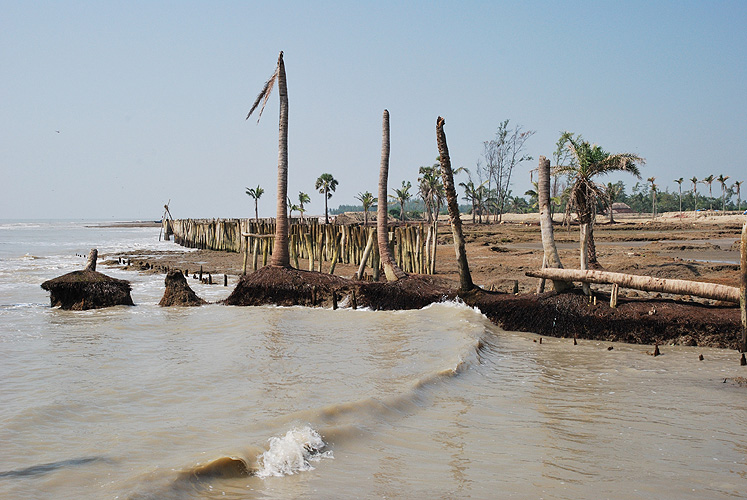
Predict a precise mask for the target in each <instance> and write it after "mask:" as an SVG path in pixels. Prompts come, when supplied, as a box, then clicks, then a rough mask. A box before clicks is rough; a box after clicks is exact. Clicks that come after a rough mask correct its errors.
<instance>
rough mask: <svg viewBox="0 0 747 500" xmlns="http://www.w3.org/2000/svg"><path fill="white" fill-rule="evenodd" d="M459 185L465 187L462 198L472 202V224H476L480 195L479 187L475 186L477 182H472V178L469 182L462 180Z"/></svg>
mask: <svg viewBox="0 0 747 500" xmlns="http://www.w3.org/2000/svg"><path fill="white" fill-rule="evenodd" d="M483 184H484V183H483ZM459 185H460V186H462V187H463V188H464V198H462V199H463V200H465V201H469V202H470V203H472V224H474V223H475V215H477V214H476V213H475V212H477V202H478V199H479V197H480V195H479V193H478V192H477V187H476V186H475V183H474V182H472V179H471V178H470V180H469V181H467V182H460V183H459Z"/></svg>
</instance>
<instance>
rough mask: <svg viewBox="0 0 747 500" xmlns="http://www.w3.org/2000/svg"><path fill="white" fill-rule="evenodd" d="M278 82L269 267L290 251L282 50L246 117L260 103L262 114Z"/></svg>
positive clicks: (286, 260) (284, 262) (284, 260)
mask: <svg viewBox="0 0 747 500" xmlns="http://www.w3.org/2000/svg"><path fill="white" fill-rule="evenodd" d="M276 81H277V84H278V92H279V93H280V119H279V125H278V184H277V210H276V217H277V218H276V224H275V245H274V247H273V250H272V261H271V264H272V265H273V266H279V267H290V254H289V252H288V213H287V211H288V205H287V197H288V87H287V85H286V80H285V64H284V63H283V52H282V51H281V52H280V55H279V56H278V64H277V67H276V68H275V72H274V73H273V74H272V76H271V77H270V79H269V80H267V82H265V85H264V87H263V88H262V91H261V92H260V93H259V95H258V96H257V99H256V100H255V101H254V104H253V105H252V108H251V109H250V110H249V113H248V114H247V115H246V118H247V120H248V119H249V117H250V116H252V113H253V112H254V110H255V109H257V106H259V103H260V102H261V103H262V107H261V108H260V110H259V117H258V118H257V123H259V118H261V117H262V112H263V111H264V109H265V105H266V104H267V101H268V99H269V98H270V94H271V93H272V88H273V87H274V86H275V82H276Z"/></svg>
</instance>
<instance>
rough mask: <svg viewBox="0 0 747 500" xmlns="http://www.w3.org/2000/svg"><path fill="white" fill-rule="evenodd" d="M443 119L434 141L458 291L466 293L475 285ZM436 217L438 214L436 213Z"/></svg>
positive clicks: (440, 119)
mask: <svg viewBox="0 0 747 500" xmlns="http://www.w3.org/2000/svg"><path fill="white" fill-rule="evenodd" d="M444 123H445V121H444V119H443V118H441V117H440V116H439V117H438V119H437V120H436V142H437V144H438V153H439V159H440V162H441V177H442V178H443V185H444V188H445V191H446V200H447V204H448V207H449V219H450V220H451V232H452V235H453V236H454V250H455V252H456V258H457V269H458V270H459V291H460V292H463V293H466V292H469V291H470V290H472V289H473V288H474V287H475V285H474V284H473V283H472V276H471V275H470V272H469V265H468V264H467V252H466V251H465V249H464V233H463V232H462V219H461V215H460V214H459V203H458V202H457V193H456V188H455V187H454V173H453V172H452V170H451V159H450V158H449V148H448V146H447V145H446V134H445V133H444ZM436 217H438V214H436Z"/></svg>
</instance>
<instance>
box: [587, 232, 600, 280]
mask: <svg viewBox="0 0 747 500" xmlns="http://www.w3.org/2000/svg"><path fill="white" fill-rule="evenodd" d="M589 266H591V267H592V268H593V269H600V268H601V266H600V265H599V261H598V260H597V245H596V243H595V242H594V223H593V222H592V223H591V224H589Z"/></svg>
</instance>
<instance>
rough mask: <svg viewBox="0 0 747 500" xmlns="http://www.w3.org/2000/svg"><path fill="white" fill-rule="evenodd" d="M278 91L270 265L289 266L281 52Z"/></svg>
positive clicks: (285, 92) (285, 112)
mask: <svg viewBox="0 0 747 500" xmlns="http://www.w3.org/2000/svg"><path fill="white" fill-rule="evenodd" d="M278 92H279V94H280V120H279V127H278V193H277V196H278V200H277V210H276V213H277V220H276V223H275V245H274V247H273V249H272V261H271V265H273V266H279V267H290V254H289V253H288V216H287V215H286V212H287V210H288V205H287V203H288V202H287V198H288V87H287V84H286V80H285V63H283V53H282V52H281V53H280V56H279V57H278Z"/></svg>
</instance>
